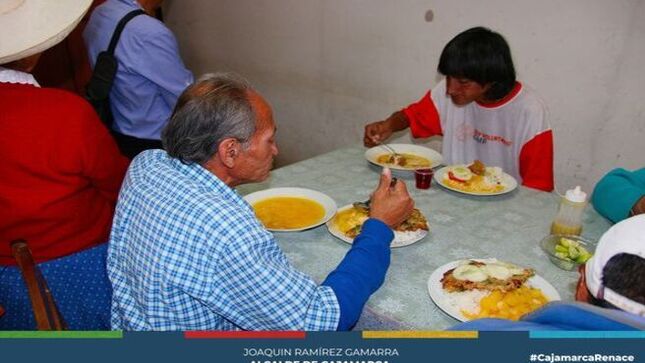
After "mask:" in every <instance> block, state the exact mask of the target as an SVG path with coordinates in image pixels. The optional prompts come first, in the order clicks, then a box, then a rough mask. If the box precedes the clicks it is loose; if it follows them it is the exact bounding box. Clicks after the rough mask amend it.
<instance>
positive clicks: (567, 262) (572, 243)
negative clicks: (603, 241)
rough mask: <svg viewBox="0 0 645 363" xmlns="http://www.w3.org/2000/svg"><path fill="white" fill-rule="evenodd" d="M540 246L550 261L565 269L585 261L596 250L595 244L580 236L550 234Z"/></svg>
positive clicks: (570, 268) (572, 268)
mask: <svg viewBox="0 0 645 363" xmlns="http://www.w3.org/2000/svg"><path fill="white" fill-rule="evenodd" d="M540 247H542V250H543V251H544V252H546V254H547V255H548V256H549V259H550V260H551V262H553V264H554V265H556V266H558V267H559V268H561V269H563V270H567V271H573V270H575V269H576V268H577V267H578V266H579V265H582V264H583V263H585V262H587V260H588V259H590V258H591V256H593V252H594V251H595V250H596V244H595V243H594V242H592V241H589V240H588V239H585V238H582V237H580V236H569V235H562V234H552V235H550V236H547V237H545V238H544V239H542V241H541V242H540Z"/></svg>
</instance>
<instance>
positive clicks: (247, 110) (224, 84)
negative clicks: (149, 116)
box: [161, 73, 256, 165]
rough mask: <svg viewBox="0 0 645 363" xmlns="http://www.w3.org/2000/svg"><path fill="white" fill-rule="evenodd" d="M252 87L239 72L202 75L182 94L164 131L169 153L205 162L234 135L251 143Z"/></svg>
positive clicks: (162, 137)
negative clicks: (250, 96) (221, 144)
mask: <svg viewBox="0 0 645 363" xmlns="http://www.w3.org/2000/svg"><path fill="white" fill-rule="evenodd" d="M250 91H253V89H252V88H251V86H250V85H249V83H248V82H247V81H246V80H244V79H243V78H242V77H240V76H238V75H236V74H232V73H215V74H212V73H209V74H205V75H204V76H202V77H200V78H199V79H198V80H197V81H196V82H195V83H193V84H192V85H190V86H189V87H188V88H186V90H185V91H184V92H183V93H182V94H181V96H179V99H178V100H177V104H176V105H175V109H174V111H173V113H172V116H171V117H170V121H169V122H168V124H167V125H166V127H165V128H164V130H163V132H162V134H161V141H162V143H163V146H164V149H166V152H168V155H170V156H171V157H173V158H177V159H179V160H181V161H182V162H184V163H187V164H190V163H198V164H200V165H202V164H204V163H205V162H206V161H208V160H209V159H210V158H211V157H213V155H215V153H217V148H218V147H219V144H220V143H221V142H222V141H223V140H224V139H227V138H234V139H237V140H238V141H239V142H240V143H241V144H242V146H243V147H244V148H246V147H248V145H249V144H250V140H251V137H252V136H253V134H254V133H255V122H256V115H255V112H254V110H253V107H252V106H251V102H250V100H249V92H250Z"/></svg>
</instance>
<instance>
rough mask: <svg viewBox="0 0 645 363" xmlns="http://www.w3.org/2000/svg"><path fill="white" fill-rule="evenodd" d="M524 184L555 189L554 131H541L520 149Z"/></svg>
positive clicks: (521, 174)
mask: <svg viewBox="0 0 645 363" xmlns="http://www.w3.org/2000/svg"><path fill="white" fill-rule="evenodd" d="M520 176H521V177H522V185H524V186H527V187H529V188H534V189H539V190H544V191H547V192H550V191H552V190H553V183H554V181H553V132H552V131H551V129H547V130H545V131H542V132H540V133H539V134H537V135H535V136H534V137H533V138H532V139H530V140H529V141H527V142H526V143H525V144H524V145H523V146H522V149H521V151H520Z"/></svg>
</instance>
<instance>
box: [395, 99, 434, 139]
mask: <svg viewBox="0 0 645 363" xmlns="http://www.w3.org/2000/svg"><path fill="white" fill-rule="evenodd" d="M430 93H431V91H428V93H426V95H425V96H423V98H421V99H420V100H419V101H417V102H415V103H413V104H411V105H409V106H408V107H406V108H404V109H403V110H402V112H403V113H404V114H405V116H406V117H407V118H408V121H409V123H410V131H411V132H412V136H413V137H430V136H433V135H443V131H442V129H441V120H440V119H439V112H438V111H437V107H436V106H435V104H434V102H433V101H432V97H430Z"/></svg>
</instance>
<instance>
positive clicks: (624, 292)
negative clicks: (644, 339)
mask: <svg viewBox="0 0 645 363" xmlns="http://www.w3.org/2000/svg"><path fill="white" fill-rule="evenodd" d="M644 231H645V215H639V216H634V217H631V218H628V219H626V220H624V221H621V222H619V223H617V224H615V225H614V226H612V227H611V228H610V229H609V230H608V231H607V232H605V234H603V236H602V237H601V238H600V242H599V243H598V246H597V247H596V251H595V252H594V256H593V257H592V258H591V259H590V260H588V261H587V263H586V264H584V265H581V266H580V279H579V280H578V284H577V286H576V292H575V298H576V300H577V302H561V301H558V302H552V303H549V304H547V305H546V306H544V307H542V308H541V309H538V310H536V311H535V312H533V313H530V314H527V315H525V316H523V317H522V318H521V319H520V321H511V320H504V319H478V320H473V321H470V322H466V323H462V324H459V325H456V326H454V327H452V328H451V330H645V233H643V232H644Z"/></svg>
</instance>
